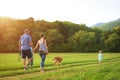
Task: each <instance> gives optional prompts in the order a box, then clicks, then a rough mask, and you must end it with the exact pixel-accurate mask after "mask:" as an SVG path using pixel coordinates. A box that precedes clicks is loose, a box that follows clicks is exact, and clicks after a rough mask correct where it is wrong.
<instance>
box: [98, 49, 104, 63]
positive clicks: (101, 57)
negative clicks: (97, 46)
mask: <svg viewBox="0 0 120 80" xmlns="http://www.w3.org/2000/svg"><path fill="white" fill-rule="evenodd" d="M102 60H103V54H102V50H100V51H99V54H98V61H99V63H101V62H102Z"/></svg>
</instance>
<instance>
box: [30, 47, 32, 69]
mask: <svg viewBox="0 0 120 80" xmlns="http://www.w3.org/2000/svg"><path fill="white" fill-rule="evenodd" d="M30 54H31V55H32V60H31V61H30V63H29V65H30V69H32V65H33V50H32V47H30Z"/></svg>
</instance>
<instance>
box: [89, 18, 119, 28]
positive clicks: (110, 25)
mask: <svg viewBox="0 0 120 80" xmlns="http://www.w3.org/2000/svg"><path fill="white" fill-rule="evenodd" d="M116 26H120V18H119V19H117V20H114V21H110V22H107V23H97V24H95V25H93V26H91V27H97V28H99V29H102V30H111V29H112V28H113V27H116Z"/></svg>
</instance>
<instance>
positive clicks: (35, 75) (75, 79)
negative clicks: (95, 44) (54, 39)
mask: <svg viewBox="0 0 120 80" xmlns="http://www.w3.org/2000/svg"><path fill="white" fill-rule="evenodd" d="M97 55H98V54H97V53H50V54H49V55H47V57H46V61H45V72H44V73H40V72H39V64H40V57H39V55H38V54H37V53H36V54H35V55H34V65H33V69H32V70H28V71H24V70H23V66H22V61H20V62H18V54H13V53H9V54H8V53H1V54H0V80H120V77H119V76H120V54H119V53H104V54H103V56H104V60H103V63H101V64H99V63H98V60H97ZM55 56H62V57H63V64H62V65H60V66H53V60H52V59H53V58H54V57H55Z"/></svg>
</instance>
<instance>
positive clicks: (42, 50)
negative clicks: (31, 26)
mask: <svg viewBox="0 0 120 80" xmlns="http://www.w3.org/2000/svg"><path fill="white" fill-rule="evenodd" d="M38 46H39V55H40V57H41V63H40V69H41V72H44V62H45V58H46V55H47V54H48V47H47V44H46V39H45V36H44V34H41V36H40V39H39V40H38V42H37V44H36V46H35V48H34V50H36V49H37V48H38Z"/></svg>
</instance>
